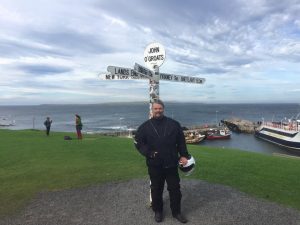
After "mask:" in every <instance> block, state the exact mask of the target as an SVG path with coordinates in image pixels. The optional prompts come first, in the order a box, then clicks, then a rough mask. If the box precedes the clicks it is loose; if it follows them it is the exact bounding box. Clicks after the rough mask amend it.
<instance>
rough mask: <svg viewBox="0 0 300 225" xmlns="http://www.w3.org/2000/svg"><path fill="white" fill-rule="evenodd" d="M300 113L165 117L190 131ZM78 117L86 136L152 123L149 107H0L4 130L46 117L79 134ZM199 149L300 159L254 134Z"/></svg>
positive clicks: (267, 110) (254, 110) (193, 108)
mask: <svg viewBox="0 0 300 225" xmlns="http://www.w3.org/2000/svg"><path fill="white" fill-rule="evenodd" d="M298 113H300V104H298V103H295V104H292V103H291V104H203V103H179V102H166V103H165V115H166V116H168V117H171V118H173V119H175V120H177V121H179V122H180V123H181V125H182V126H185V127H189V126H195V125H205V124H207V125H213V124H216V125H218V124H219V123H220V121H221V120H223V119H230V118H233V117H234V118H240V119H245V120H250V121H252V122H258V121H286V120H288V119H290V118H295V117H296V116H297V115H298ZM75 114H79V115H80V116H81V118H82V122H83V133H106V132H119V131H128V132H130V131H131V130H133V129H136V128H137V127H138V126H139V125H140V124H141V123H143V122H144V121H146V120H147V119H148V115H149V103H147V102H130V103H103V104H92V105H86V104H78V105H68V104H66V105H31V106H30V105H26V106H0V118H7V119H9V120H13V121H14V122H15V125H14V126H10V127H2V129H3V128H4V129H13V130H20V129H39V130H43V129H45V127H44V125H43V123H44V121H45V120H46V117H50V118H51V120H52V121H53V123H52V126H51V130H52V131H71V132H75ZM199 145H203V146H214V147H221V148H235V149H239V150H243V151H252V152H260V153H264V154H273V153H281V154H289V155H299V153H297V152H293V151H290V150H288V149H285V148H283V147H279V146H276V145H274V144H271V143H268V142H265V141H263V140H260V139H257V138H255V137H254V135H253V134H237V133H232V136H231V139H230V140H213V141H211V140H205V141H204V142H201V143H200V144H199Z"/></svg>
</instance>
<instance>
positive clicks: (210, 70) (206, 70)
mask: <svg viewBox="0 0 300 225" xmlns="http://www.w3.org/2000/svg"><path fill="white" fill-rule="evenodd" d="M203 70H204V72H205V73H214V74H216V73H218V74H219V73H227V72H228V70H226V69H223V68H217V67H215V68H204V69H203Z"/></svg>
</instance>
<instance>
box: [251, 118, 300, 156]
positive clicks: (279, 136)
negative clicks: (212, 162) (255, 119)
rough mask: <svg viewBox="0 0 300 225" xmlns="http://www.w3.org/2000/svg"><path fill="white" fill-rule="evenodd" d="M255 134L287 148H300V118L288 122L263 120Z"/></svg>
mask: <svg viewBox="0 0 300 225" xmlns="http://www.w3.org/2000/svg"><path fill="white" fill-rule="evenodd" d="M255 136H256V137H258V138H261V139H263V140H266V141H268V142H271V143H274V144H276V145H280V146H283V147H286V148H290V149H294V150H300V120H289V121H288V122H285V123H283V122H263V123H262V124H261V125H260V126H259V127H258V128H256V130H255Z"/></svg>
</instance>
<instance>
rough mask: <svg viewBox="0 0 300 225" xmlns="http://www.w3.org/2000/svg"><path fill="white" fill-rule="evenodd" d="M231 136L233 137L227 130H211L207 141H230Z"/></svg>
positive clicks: (207, 134) (207, 135)
mask: <svg viewBox="0 0 300 225" xmlns="http://www.w3.org/2000/svg"><path fill="white" fill-rule="evenodd" d="M230 136H231V133H230V131H229V130H228V129H227V128H222V129H218V128H216V129H209V130H208V131H207V133H206V139H207V140H221V139H229V138H230Z"/></svg>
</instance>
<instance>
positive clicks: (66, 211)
mask: <svg viewBox="0 0 300 225" xmlns="http://www.w3.org/2000/svg"><path fill="white" fill-rule="evenodd" d="M181 189H182V193H183V198H182V211H183V212H184V214H185V215H186V217H187V218H188V220H189V223H188V224H197V225H201V224H203V225H218V224H222V225H235V224H236V225H244V224H245V225H246V224H249V225H256V224H257V225H287V224H289V225H300V211H297V210H294V209H290V208H286V207H284V206H281V205H278V204H275V203H270V202H267V201H263V200H258V199H255V198H253V197H249V196H248V195H246V194H244V193H241V192H239V191H236V190H235V189H232V188H230V187H227V186H222V185H215V184H209V183H207V182H204V181H199V180H188V179H183V180H182V181H181ZM148 191H149V190H148V180H146V179H142V180H141V179H139V180H137V179H136V180H131V181H128V182H115V183H108V184H104V185H99V186H93V187H89V188H82V189H72V190H65V191H57V192H45V193H40V194H38V195H37V196H36V198H35V199H33V200H32V201H31V203H30V204H29V205H27V206H26V208H25V209H24V210H23V211H22V212H21V213H20V214H18V215H15V216H13V217H8V218H5V219H3V220H0V224H1V225H17V224H18V225H19V224H20V225H21V224H22V225H54V224H61V225H98V224H103V225H123V224H124V225H127V224H128V225H129V224H130V225H134V224H136V225H145V224H157V223H155V221H154V217H153V216H154V215H153V212H152V210H151V209H150V208H149V207H148V206H147V203H148ZM164 203H165V204H164V221H163V223H161V224H166V225H171V224H172V225H174V224H175V225H176V224H180V223H179V222H177V221H176V220H175V219H174V218H172V215H171V211H170V208H169V197H168V193H167V191H166V188H165V192H164Z"/></svg>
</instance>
